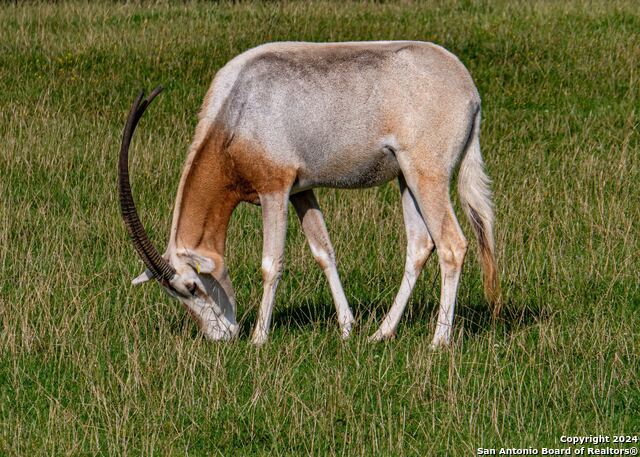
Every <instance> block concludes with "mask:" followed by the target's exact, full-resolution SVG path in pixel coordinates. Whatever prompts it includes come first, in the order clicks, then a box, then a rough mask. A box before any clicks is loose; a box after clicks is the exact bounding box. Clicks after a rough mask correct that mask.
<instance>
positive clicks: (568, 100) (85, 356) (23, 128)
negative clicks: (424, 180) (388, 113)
mask: <svg viewBox="0 0 640 457" xmlns="http://www.w3.org/2000/svg"><path fill="white" fill-rule="evenodd" d="M372 39H376V40H378V39H418V40H426V41H434V42H437V43H439V44H442V45H444V46H445V47H447V48H448V49H450V50H451V51H452V52H454V53H455V54H457V55H458V56H459V57H460V58H461V60H462V61H463V62H464V63H465V64H466V65H467V66H468V67H469V69H470V71H471V73H472V75H473V76H474V78H475V80H476V83H477V85H478V87H479V89H480V92H481V94H482V97H483V132H482V148H483V153H484V155H485V159H486V163H487V167H488V172H489V174H490V175H491V177H492V178H493V180H494V190H495V203H496V209H497V234H496V238H497V239H496V241H497V245H498V250H499V252H498V256H499V264H500V273H501V276H502V285H503V289H504V293H505V298H506V305H507V306H506V310H505V313H504V316H503V318H502V319H501V320H500V321H499V322H498V323H497V324H495V325H493V324H491V322H490V313H489V311H488V309H487V306H486V303H485V302H484V299H483V297H482V285H481V276H480V271H479V268H478V262H477V260H476V258H475V255H474V254H473V252H472V251H470V252H471V253H470V254H469V256H468V259H467V263H466V266H465V271H464V274H463V279H462V284H461V287H460V291H459V296H458V297H459V299H458V306H457V309H456V330H455V334H454V340H455V342H454V344H453V345H452V347H451V348H450V349H449V350H446V351H441V352H431V351H429V350H428V343H429V341H430V338H431V336H432V335H433V330H434V323H435V322H434V313H435V310H436V306H437V304H438V294H439V281H438V272H437V268H436V262H435V261H433V260H432V261H431V262H430V263H429V266H428V268H427V269H426V270H425V272H424V273H423V275H422V277H421V279H420V281H419V283H418V285H417V287H416V290H415V291H414V294H413V298H412V301H411V304H410V306H409V308H408V310H407V313H406V315H405V318H404V319H403V321H402V324H401V327H400V331H399V335H398V337H397V338H396V339H395V340H393V341H390V342H387V343H383V344H370V343H368V342H367V336H368V335H370V334H371V333H372V332H373V331H374V330H375V328H376V325H377V324H378V323H379V322H380V319H381V317H382V315H383V313H384V312H385V311H386V310H387V309H388V307H389V305H390V303H391V301H392V299H393V296H394V294H395V292H396V290H397V287H398V285H399V282H400V277H401V275H402V267H403V264H404V260H403V255H404V229H403V227H402V216H401V211H400V204H399V198H398V191H397V185H396V184H395V183H390V184H388V185H385V186H382V187H380V188H376V189H369V190H364V191H357V192H356V191H334V190H322V191H320V192H319V199H320V204H321V205H322V206H323V208H324V211H325V217H326V220H327V224H328V226H329V230H330V233H331V236H332V238H333V242H334V245H335V247H336V251H337V255H338V260H339V269H340V273H341V276H342V279H343V282H344V284H345V290H346V293H347V296H348V297H349V299H350V302H351V305H352V306H353V308H354V310H355V312H356V314H357V321H358V327H357V331H356V334H355V335H354V336H353V338H352V339H351V340H350V341H348V342H342V341H340V339H339V335H338V331H337V323H336V322H335V316H334V311H333V305H332V301H331V296H330V293H329V290H328V287H327V284H326V282H325V280H324V278H323V276H322V273H321V271H320V269H319V268H318V267H317V266H316V265H315V263H314V261H313V259H312V257H311V255H310V253H309V252H308V248H307V246H306V245H305V241H304V237H303V235H302V234H301V231H300V228H299V224H298V222H297V221H296V220H295V219H294V218H293V217H292V218H291V219H290V221H289V222H290V224H289V227H290V229H289V235H288V241H287V253H286V259H287V260H286V270H285V273H284V276H283V280H282V282H281V285H280V287H279V291H278V296H277V306H276V312H275V317H274V324H273V331H272V334H271V339H270V342H269V343H268V344H267V345H266V346H265V347H263V348H261V349H256V348H254V347H252V346H251V345H250V344H249V343H248V338H247V335H248V332H249V329H250V328H251V326H252V325H253V323H254V320H255V312H256V307H257V304H258V303H259V300H260V293H261V291H262V287H261V282H260V272H259V265H260V247H261V222H260V212H259V208H255V207H251V206H242V207H240V208H239V209H238V210H237V212H236V214H235V215H234V219H233V221H232V226H231V228H230V235H229V243H228V248H227V249H228V252H227V260H228V263H229V268H230V273H231V276H232V280H233V282H234V285H235V287H236V292H237V295H238V303H239V313H240V318H241V321H242V326H243V330H242V336H241V338H240V339H239V340H238V341H236V342H234V343H231V344H212V343H207V342H205V341H204V340H203V339H202V338H201V337H200V336H199V335H198V334H197V333H196V331H195V325H194V324H193V323H192V321H190V320H189V318H188V317H187V315H186V313H185V312H184V310H183V309H182V308H181V307H180V306H179V304H178V303H177V302H175V301H172V300H171V299H169V298H168V297H166V295H164V294H163V293H162V292H161V291H160V288H159V287H157V286H156V285H153V284H151V285H147V286H144V287H139V288H133V287H131V286H130V284H129V281H130V279H131V278H132V277H133V276H135V275H137V274H138V273H139V272H140V271H141V269H142V264H141V262H140V261H139V260H138V258H137V257H136V256H135V255H134V251H133V249H132V247H131V245H130V243H129V242H128V240H127V237H126V232H125V230H124V227H123V224H122V222H121V220H120V215H119V210H118V207H117V201H116V198H115V195H116V191H115V190H116V155H117V150H118V144H119V140H120V134H121V128H122V126H123V123H124V119H125V116H126V113H127V110H128V107H129V105H130V103H131V101H132V98H133V96H134V95H135V93H136V91H137V90H138V89H139V88H141V87H146V88H148V89H150V88H151V87H152V86H154V85H156V84H158V83H163V84H164V85H165V86H166V88H167V90H166V93H164V94H163V95H162V96H161V97H160V99H159V100H158V102H156V103H155V104H154V106H153V107H152V108H151V109H150V113H149V114H148V115H147V117H146V118H145V120H144V121H143V123H142V125H141V127H140V129H139V130H140V131H139V133H138V134H137V137H136V139H135V141H134V143H135V144H134V146H133V150H132V164H131V169H132V178H133V187H134V194H135V197H136V199H137V201H138V205H139V208H140V212H141V216H142V218H143V220H144V222H145V225H146V226H147V227H148V229H149V230H150V233H151V235H152V238H153V239H154V241H155V242H156V245H157V246H158V247H160V248H161V249H162V248H163V246H164V243H165V242H166V237H167V233H168V229H169V225H170V218H171V209H172V204H173V199H174V196H175V190H176V188H177V181H178V177H179V173H180V170H181V166H182V163H183V161H184V157H185V153H186V149H187V147H188V144H189V141H190V139H191V136H192V134H193V130H194V127H195V122H196V113H197V112H198V109H199V107H200V104H201V100H202V98H203V96H204V93H205V91H206V89H207V87H208V84H209V83H210V81H211V79H212V77H213V75H214V74H215V71H216V69H218V68H220V67H221V66H222V65H223V64H224V63H225V62H226V61H227V60H229V59H230V58H231V57H233V56H234V55H236V54H238V53H240V52H242V51H244V50H246V49H248V48H250V47H253V46H255V45H258V44H260V43H263V42H267V41H277V40H309V41H342V40H372ZM638 43H640V13H639V10H638V8H637V5H636V4H635V2H633V1H622V0H621V1H617V0H616V1H600V0H598V1H592V2H584V3H582V2H565V3H555V2H535V3H530V2H506V1H498V2H476V1H465V2H460V3H458V2H449V1H441V2H434V3H432V4H428V5H425V4H423V3H413V2H402V3H398V4H395V3H393V4H392V3H375V4H368V3H346V4H343V3H324V2H321V3H316V2H312V3H293V2H292V3H278V4H275V3H268V4H259V3H252V2H248V3H239V4H226V3H212V4H209V3H187V4H180V5H177V4H165V3H157V4H144V3H143V4H140V5H135V4H107V3H104V4H87V3H62V4H55V5H52V4H46V3H29V4H26V5H18V6H15V5H8V4H4V5H2V6H0V139H1V143H0V318H1V320H2V332H0V348H1V352H0V389H1V390H0V453H2V454H7V455H32V454H48V455H66V454H96V453H97V454H108V455H113V454H160V455H183V454H185V453H188V454H190V455H248V454H276V455H279V454H307V453H314V454H344V455H371V454H387V455H391V454H420V455H429V454H431V455H444V454H448V455H460V454H467V455H468V454H472V453H473V452H474V450H475V448H477V447H495V446H498V447H499V446H507V447H511V446H522V447H528V446H532V447H540V446H544V445H550V446H559V445H560V442H559V438H560V436H561V435H563V434H566V435H574V434H576V435H589V434H599V433H601V434H613V433H616V434H619V433H638V432H639V431H640V385H639V381H638V373H639V372H640V371H639V370H640V362H639V358H638V353H639V351H640V338H639V337H638V328H640V291H639V288H638V273H639V272H640V261H639V260H638V252H640V242H639V238H640V237H639V230H638V220H640V204H639V202H640V190H639V186H638V183H639V182H640V164H639V159H638V153H639V149H638V147H639V141H638V115H639V112H638V108H639V106H640V103H639V102H640V97H639V93H638V85H639V74H638V69H639V68H640V47H639V46H638ZM459 214H461V212H459ZM461 219H462V218H461ZM462 223H463V229H464V230H465V233H467V236H468V238H469V239H470V240H471V241H472V244H473V243H474V241H473V240H472V235H471V234H472V231H471V229H470V227H469V226H468V225H467V224H466V222H462Z"/></svg>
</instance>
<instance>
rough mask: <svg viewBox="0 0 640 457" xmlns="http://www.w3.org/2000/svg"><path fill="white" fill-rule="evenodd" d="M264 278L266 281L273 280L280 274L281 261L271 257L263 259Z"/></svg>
mask: <svg viewBox="0 0 640 457" xmlns="http://www.w3.org/2000/svg"><path fill="white" fill-rule="evenodd" d="M261 266H262V280H263V281H264V282H273V281H275V280H276V279H278V277H279V275H280V262H278V261H275V260H274V259H272V258H271V257H265V258H263V259H262V265H261Z"/></svg>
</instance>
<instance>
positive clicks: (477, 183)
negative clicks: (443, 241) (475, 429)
mask: <svg viewBox="0 0 640 457" xmlns="http://www.w3.org/2000/svg"><path fill="white" fill-rule="evenodd" d="M458 196H459V198H460V201H461V202H462V207H463V209H464V212H465V214H466V215H467V218H468V219H469V222H470V223H471V225H472V226H473V230H474V232H475V234H476V237H477V239H478V248H479V254H480V261H481V264H482V273H483V282H484V294H485V296H486V297H487V300H488V301H489V303H491V305H492V306H493V315H494V317H497V316H498V315H499V314H500V308H501V306H502V300H501V294H500V282H499V279H498V271H497V268H496V255H495V245H494V240H493V202H492V200H491V180H490V179H489V177H488V176H487V175H486V174H485V173H484V163H483V161H482V155H481V154H480V109H479V108H478V111H477V112H476V114H475V119H474V121H473V128H472V130H471V134H470V135H469V140H468V142H467V146H466V148H465V150H464V152H463V157H462V162H461V163H460V171H459V172H458Z"/></svg>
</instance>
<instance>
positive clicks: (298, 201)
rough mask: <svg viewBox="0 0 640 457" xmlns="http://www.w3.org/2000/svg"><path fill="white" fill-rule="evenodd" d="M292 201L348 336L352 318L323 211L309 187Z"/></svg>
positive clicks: (343, 335) (340, 322)
mask: <svg viewBox="0 0 640 457" xmlns="http://www.w3.org/2000/svg"><path fill="white" fill-rule="evenodd" d="M291 203H292V204H293V207H294V208H295V209H296V212H297V213H298V217H299V218H300V223H301V224H302V229H303V230H304V234H305V235H306V237H307V241H308V242H309V247H310V248H311V253H312V254H313V257H314V258H315V259H316V262H318V265H320V268H322V271H324V274H325V275H326V277H327V280H328V281H329V287H330V288H331V295H332V296H333V302H334V303H335V305H336V313H337V314H338V323H339V324H340V330H341V331H342V338H344V339H346V338H349V335H350V334H351V327H352V325H353V322H354V319H353V314H352V313H351V308H349V303H347V298H346V297H345V295H344V290H343V289H342V283H341V282H340V277H339V276H338V269H337V267H336V257H335V253H334V251H333V246H332V245H331V240H330V239H329V232H327V227H326V225H325V223H324V218H323V217H322V211H320V206H319V205H318V200H316V196H315V195H314V193H313V191H312V190H307V191H304V192H300V193H299V194H295V195H292V196H291Z"/></svg>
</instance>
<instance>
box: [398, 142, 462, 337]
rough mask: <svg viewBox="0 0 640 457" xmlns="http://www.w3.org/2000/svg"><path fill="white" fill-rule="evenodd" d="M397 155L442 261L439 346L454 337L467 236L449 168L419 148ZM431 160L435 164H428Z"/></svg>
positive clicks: (439, 258)
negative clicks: (451, 187) (452, 193)
mask: <svg viewBox="0 0 640 457" xmlns="http://www.w3.org/2000/svg"><path fill="white" fill-rule="evenodd" d="M397 157H398V163H399V164H400V168H401V170H402V172H403V174H404V176H405V179H406V181H407V185H408V186H409V189H411V192H412V193H413V195H414V196H415V198H416V201H417V202H418V206H419V208H420V212H421V213H422V216H423V218H424V221H425V223H426V224H427V228H428V230H429V233H430V234H431V238H432V239H433V241H434V243H435V246H436V251H437V254H438V261H439V264H440V277H441V291H440V308H439V310H438V323H437V326H436V331H435V335H434V337H433V340H432V342H431V346H432V347H434V348H435V347H438V346H444V345H448V344H449V343H450V341H451V333H452V327H453V311H454V307H455V303H456V294H457V290H458V282H459V280H460V274H461V272H462V264H463V262H464V257H465V254H466V252H467V240H466V239H465V237H464V235H463V233H462V230H461V229H460V225H459V224H458V220H457V218H456V215H455V213H454V212H453V206H452V205H451V199H450V195H449V180H450V174H449V169H448V167H444V166H443V167H438V166H436V165H435V164H434V162H432V161H427V160H425V157H424V155H423V154H420V153H419V152H418V151H403V152H402V153H398V155H397ZM427 162H431V164H429V165H426V163H427ZM436 163H437V162H436Z"/></svg>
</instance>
